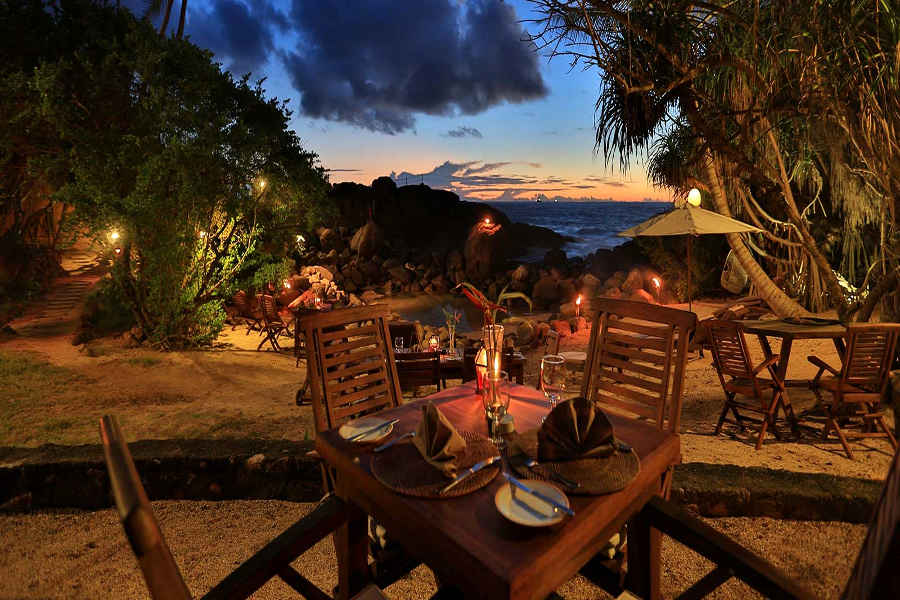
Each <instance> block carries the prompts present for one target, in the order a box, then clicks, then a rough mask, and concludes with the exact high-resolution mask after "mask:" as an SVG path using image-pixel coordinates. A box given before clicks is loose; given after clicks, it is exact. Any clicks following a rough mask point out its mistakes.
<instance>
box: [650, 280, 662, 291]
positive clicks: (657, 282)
mask: <svg viewBox="0 0 900 600" xmlns="http://www.w3.org/2000/svg"><path fill="white" fill-rule="evenodd" d="M650 281H652V282H653V285H655V286H656V289H657V291H658V290H659V288H660V287H662V282H661V281H660V280H659V277H654V278H652V279H651V280H650Z"/></svg>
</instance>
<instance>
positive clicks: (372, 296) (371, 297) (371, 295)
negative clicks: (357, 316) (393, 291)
mask: <svg viewBox="0 0 900 600" xmlns="http://www.w3.org/2000/svg"><path fill="white" fill-rule="evenodd" d="M359 297H360V299H361V300H362V301H363V302H365V303H366V304H371V303H373V302H375V301H376V300H378V299H379V298H384V296H383V295H382V294H379V293H378V292H376V291H375V290H366V291H364V292H363V293H362V294H360V296H359Z"/></svg>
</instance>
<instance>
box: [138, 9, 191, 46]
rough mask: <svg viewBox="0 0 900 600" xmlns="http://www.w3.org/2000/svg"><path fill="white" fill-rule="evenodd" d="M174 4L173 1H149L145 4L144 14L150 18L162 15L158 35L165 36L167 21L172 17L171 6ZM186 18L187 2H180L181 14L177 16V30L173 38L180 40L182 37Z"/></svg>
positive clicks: (167, 26)
mask: <svg viewBox="0 0 900 600" xmlns="http://www.w3.org/2000/svg"><path fill="white" fill-rule="evenodd" d="M174 4H175V0H149V1H148V2H147V9H146V11H145V14H146V15H147V16H148V17H150V16H156V15H159V14H160V13H162V19H161V20H160V23H159V35H166V30H167V29H168V28H169V19H170V18H171V16H172V6H173V5H174ZM186 16H187V0H181V12H180V14H179V16H178V28H177V30H176V32H175V37H176V38H178V39H181V37H182V36H183V35H184V21H185V18H186Z"/></svg>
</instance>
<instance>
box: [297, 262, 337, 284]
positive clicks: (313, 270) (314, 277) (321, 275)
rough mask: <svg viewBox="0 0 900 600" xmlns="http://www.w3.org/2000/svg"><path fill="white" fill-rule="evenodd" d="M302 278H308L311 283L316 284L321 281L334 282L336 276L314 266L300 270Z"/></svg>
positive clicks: (320, 267)
mask: <svg viewBox="0 0 900 600" xmlns="http://www.w3.org/2000/svg"><path fill="white" fill-rule="evenodd" d="M300 277H306V278H307V279H308V280H309V282H310V283H312V284H315V283H318V282H320V281H333V280H334V275H333V274H332V272H331V271H329V270H328V269H326V268H325V267H322V266H318V265H314V266H310V267H303V269H301V270H300Z"/></svg>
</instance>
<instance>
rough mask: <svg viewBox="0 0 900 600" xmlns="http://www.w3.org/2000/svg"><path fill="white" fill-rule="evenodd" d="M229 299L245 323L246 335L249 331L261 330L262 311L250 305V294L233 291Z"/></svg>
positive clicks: (242, 291)
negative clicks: (233, 293)
mask: <svg viewBox="0 0 900 600" xmlns="http://www.w3.org/2000/svg"><path fill="white" fill-rule="evenodd" d="M231 300H232V302H233V303H234V307H235V308H236V309H237V311H238V315H239V316H240V317H241V318H242V319H243V320H244V323H245V324H246V325H247V332H246V335H249V334H250V332H251V331H257V332H262V327H263V325H262V321H263V314H262V311H261V310H259V309H258V308H257V307H255V306H253V305H252V302H251V300H250V296H248V295H247V292H245V291H244V290H240V291H239V292H237V293H235V295H234V296H233V297H232V299H231ZM232 329H234V327H232Z"/></svg>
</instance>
